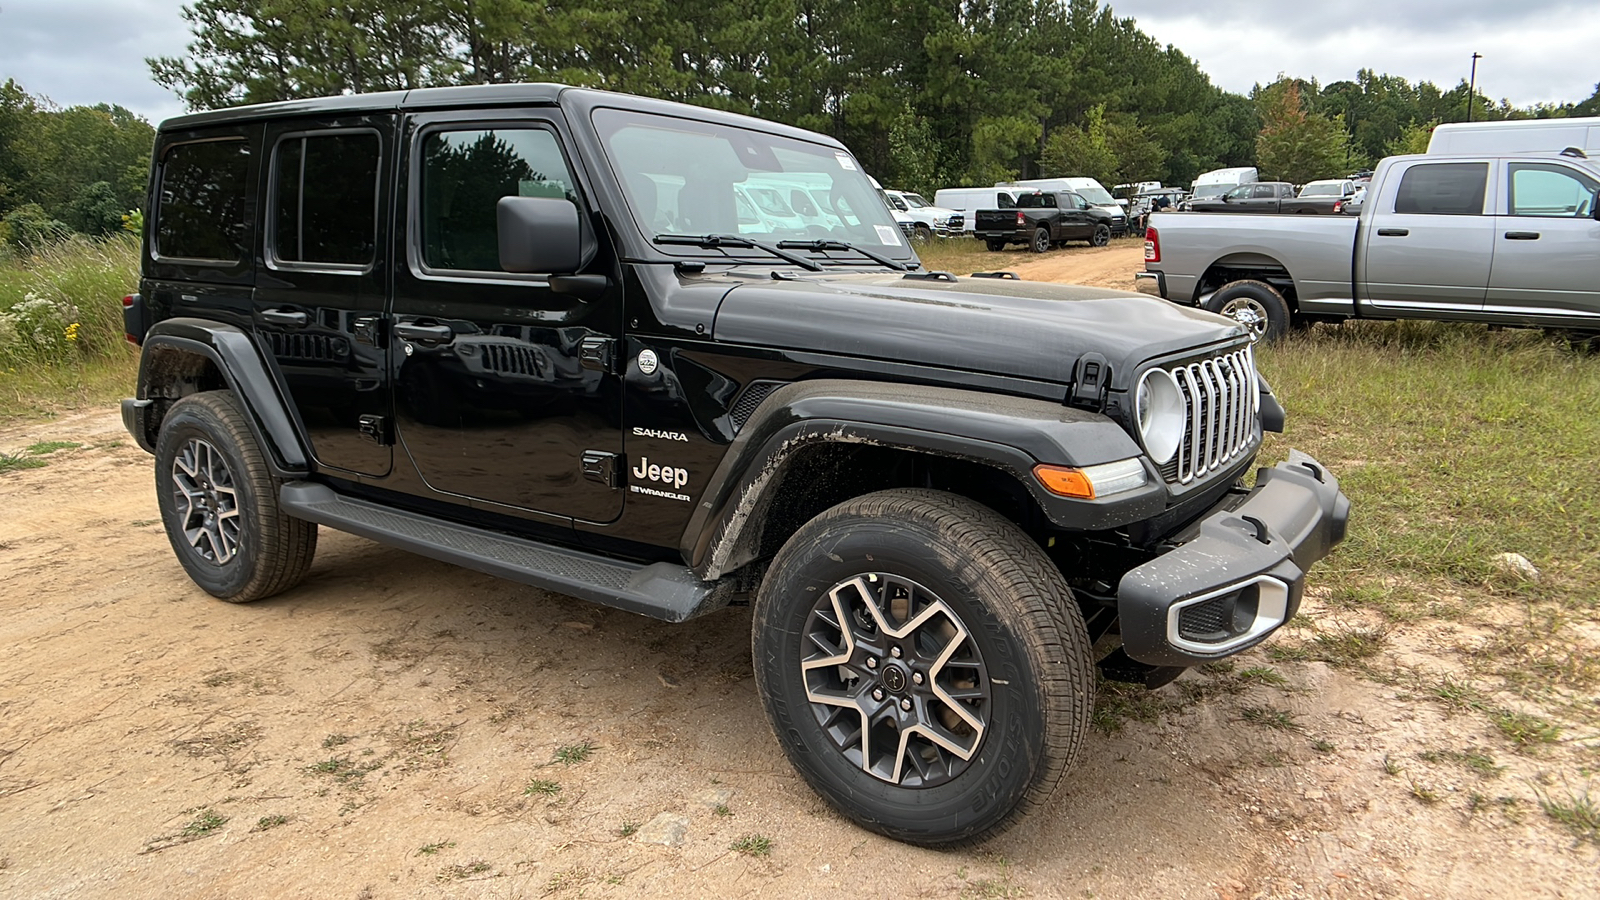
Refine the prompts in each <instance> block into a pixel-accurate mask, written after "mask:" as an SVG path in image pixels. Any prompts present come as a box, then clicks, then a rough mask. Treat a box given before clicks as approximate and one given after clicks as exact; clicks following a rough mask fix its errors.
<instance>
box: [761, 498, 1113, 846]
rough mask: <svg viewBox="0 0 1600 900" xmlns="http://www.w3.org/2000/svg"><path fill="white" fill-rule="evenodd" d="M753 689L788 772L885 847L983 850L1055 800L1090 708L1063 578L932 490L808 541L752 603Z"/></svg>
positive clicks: (792, 542) (852, 508)
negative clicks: (891, 843) (893, 843)
mask: <svg viewBox="0 0 1600 900" xmlns="http://www.w3.org/2000/svg"><path fill="white" fill-rule="evenodd" d="M754 613H755V616H754V622H753V626H752V636H751V643H752V649H753V651H754V658H755V674H756V684H757V688H758V690H759V692H760V694H761V696H762V700H763V703H764V704H765V706H766V711H767V717H768V720H769V721H770V723H771V724H772V728H773V731H774V733H775V734H776V736H777V738H778V742H779V743H780V744H781V745H782V746H783V749H784V752H785V754H787V755H788V757H789V761H790V762H791V763H792V764H793V765H794V767H795V768H796V769H797V770H798V771H799V772H800V774H801V775H802V776H804V777H805V779H806V781H807V782H809V783H810V784H811V786H812V788H813V789H814V790H816V791H817V793H819V794H820V795H821V796H822V797H823V798H824V799H826V800H827V801H828V802H829V803H831V804H832V805H833V806H834V807H835V808H836V809H838V810H839V811H840V812H842V813H843V814H844V815H846V816H848V817H850V818H851V819H853V820H855V821H856V822H857V823H859V824H860V825H862V826H863V827H865V828H868V829H870V830H872V831H876V832H878V833H880V834H884V835H887V836H889V837H892V838H895V839H897V840H902V841H907V842H910V843H915V844H923V845H930V846H935V845H948V844H960V843H969V844H970V843H976V842H978V841H980V840H982V839H984V838H987V837H989V836H992V835H994V834H996V833H998V832H1000V831H1002V830H1004V829H1006V828H1008V827H1010V826H1011V825H1013V824H1015V822H1016V821H1017V820H1018V819H1019V818H1020V817H1021V816H1023V815H1024V814H1026V813H1027V812H1028V811H1030V810H1032V809H1035V808H1038V807H1040V806H1042V805H1044V804H1045V803H1046V801H1048V800H1049V798H1050V796H1051V794H1052V793H1053V792H1054V791H1055V789H1056V787H1057V785H1058V784H1059V783H1060V782H1061V780H1062V778H1063V777H1064V776H1065V774H1066V772H1067V770H1068V769H1069V768H1070V767H1071V766H1072V763H1073V761H1074V760H1075V758H1076V757H1077V755H1078V752H1079V750H1080V748H1081V746H1082V744H1083V741H1084V738H1085V735H1086V734H1087V731H1088V726H1089V717H1090V713H1091V711H1092V709H1093V704H1094V675H1093V669H1092V664H1091V655H1090V647H1089V638H1088V633H1087V631H1086V629H1085V628H1084V623H1083V618H1082V615H1081V613H1080V612H1079V609H1078V605H1077V602H1076V601H1075V600H1074V599H1073V596H1072V592H1071V590H1070V589H1069V588H1068V587H1067V585H1066V582H1065V581H1064V580H1063V579H1062V577H1061V573H1060V572H1059V571H1057V570H1056V568H1055V566H1054V565H1053V564H1052V563H1051V562H1050V560H1049V559H1048V558H1047V557H1046V556H1045V555H1044V553H1043V551H1041V550H1040V549H1039V547H1038V545H1037V544H1035V543H1034V542H1033V541H1032V540H1030V539H1029V538H1028V537H1027V535H1025V534H1024V533H1023V532H1022V531H1021V529H1019V528H1018V527H1017V526H1016V525H1015V524H1013V523H1012V522H1010V521H1009V520H1007V519H1004V518H1002V517H1001V516H1000V515H998V514H997V513H995V512H994V511H992V510H990V509H988V508H987V507H984V506H981V505H979V504H977V503H975V502H973V501H971V500H968V499H966V498H963V497H959V496H954V495H951V494H946V493H942V492H938V491H931V490H890V491H881V492H878V493H875V494H868V495H866V496H863V497H857V498H855V499H853V500H849V501H846V502H844V503H841V504H839V505H838V506H835V507H833V508H832V509H830V510H828V511H826V512H824V513H822V514H821V515H819V516H817V517H816V518H814V519H812V520H811V521H810V522H808V523H806V524H805V525H804V526H802V527H801V528H800V530H799V531H797V532H796V533H795V534H794V536H792V537H791V538H790V539H789V541H788V542H787V543H785V544H784V546H783V548H782V549H781V550H780V551H779V552H778V555H777V556H776V557H775V558H774V560H773V562H772V566H771V568H770V569H769V570H768V572H767V575H766V577H765V579H764V580H763V584H762V587H761V590H760V592H759V594H758V596H757V598H756V602H755V610H754Z"/></svg>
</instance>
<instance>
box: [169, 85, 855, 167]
mask: <svg viewBox="0 0 1600 900" xmlns="http://www.w3.org/2000/svg"><path fill="white" fill-rule="evenodd" d="M558 103H560V104H562V105H563V106H566V105H569V104H576V105H577V106H579V107H582V108H584V109H594V108H596V107H602V106H606V107H618V108H623V109H637V110H640V111H641V112H651V113H658V114H661V115H669V116H680V117H685V118H692V119H694V120H696V121H702V122H718V123H721V124H725V125H732V126H735V127H739V128H754V129H758V130H761V131H768V132H772V133H775V134H782V135H785V136H787V137H792V138H798V139H799V140H804V141H812V142H815V143H822V144H827V145H829V146H832V147H838V148H839V149H841V150H842V149H844V145H843V144H841V143H839V142H838V141H837V140H835V139H834V138H832V137H829V136H828V135H825V134H818V133H816V132H814V131H806V130H805V129H802V128H795V127H793V126H790V125H783V124H780V123H778V122H772V121H769V120H767V119H758V118H755V117H753V116H746V115H741V114H739V113H734V112H726V111H724V110H720V109H714V108H711V107H706V106H694V105H691V104H687V103H677V102H674V101H671V100H657V99H653V98H650V97H640V96H636V95H634V94H622V93H617V92H614V91H602V90H597V89H594V88H580V87H573V86H571V85H565V84H552V83H547V82H529V83H520V84H473V85H465V86H461V87H436V88H416V89H414V90H409V91H381V92H378V93H372V94H345V95H342V96H337V97H313V98H309V99H305V100H284V101H281V102H278V103H257V104H252V105H250V106H234V107H230V108H227V109H217V110H211V111H209V112H200V113H191V114H189V115H186V116H176V117H174V118H171V119H167V120H166V121H164V122H162V123H161V126H160V128H159V129H158V130H159V131H161V132H171V131H186V130H189V129H192V128H202V127H207V126H213V125H228V124H236V123H240V122H254V121H260V120H262V119H277V118H284V117H289V116H303V115H317V114H322V113H362V112H390V111H403V110H426V109H451V108H455V107H473V106H484V107H488V106H554V105H556V104H558Z"/></svg>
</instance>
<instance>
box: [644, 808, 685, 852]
mask: <svg viewBox="0 0 1600 900" xmlns="http://www.w3.org/2000/svg"><path fill="white" fill-rule="evenodd" d="M688 836H689V820H688V819H686V818H684V817H683V816H675V815H673V814H672V813H668V812H664V813H657V814H656V817H655V818H654V819H651V820H650V821H648V822H646V823H644V826H643V827H641V828H640V829H639V831H638V832H637V833H636V834H635V835H634V838H633V839H634V840H636V841H638V842H639V843H641V844H660V845H661V846H663V847H682V846H683V842H684V840H686V839H687V838H688Z"/></svg>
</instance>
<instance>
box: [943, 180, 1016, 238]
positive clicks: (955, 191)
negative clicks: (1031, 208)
mask: <svg viewBox="0 0 1600 900" xmlns="http://www.w3.org/2000/svg"><path fill="white" fill-rule="evenodd" d="M933 205H934V206H943V207H944V208H946V209H953V210H956V211H957V212H959V213H961V215H962V217H963V218H962V224H961V230H962V231H964V232H966V233H967V234H971V233H972V224H973V220H975V219H976V218H977V217H978V210H980V209H1016V207H1017V198H1016V196H1015V195H1014V194H1012V192H1011V191H1008V190H1004V189H1002V188H992V187H962V188H945V189H944V190H942V191H937V192H935V193H934V195H933Z"/></svg>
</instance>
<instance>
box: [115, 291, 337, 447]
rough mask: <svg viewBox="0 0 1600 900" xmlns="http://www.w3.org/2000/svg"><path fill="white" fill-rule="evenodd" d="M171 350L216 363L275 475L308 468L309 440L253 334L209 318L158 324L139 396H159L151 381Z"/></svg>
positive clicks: (148, 340) (143, 362) (148, 341)
mask: <svg viewBox="0 0 1600 900" xmlns="http://www.w3.org/2000/svg"><path fill="white" fill-rule="evenodd" d="M167 352H179V353H191V354H195V355H198V356H203V357H205V358H206V359H209V360H211V362H212V363H213V364H214V365H216V367H217V370H218V371H220V372H221V373H222V377H223V379H224V380H225V381H227V383H228V387H229V389H231V390H232V391H233V392H234V393H235V394H237V395H238V396H239V399H240V400H241V401H243V403H244V408H245V411H246V413H247V414H248V417H249V423H250V431H251V434H252V435H253V436H254V437H255V439H256V442H257V443H258V444H260V445H261V447H262V448H263V449H264V450H265V451H266V453H265V456H266V457H267V464H268V466H269V467H271V468H272V470H273V474H275V475H278V476H280V477H289V476H295V475H303V474H305V473H306V472H307V471H308V470H309V465H308V462H307V459H308V457H307V454H306V447H305V442H304V441H302V440H301V438H300V433H299V430H298V429H297V428H296V426H295V421H294V417H293V416H291V415H290V412H289V406H288V404H287V403H285V402H284V399H283V396H282V395H281V394H280V393H279V391H278V385H277V382H276V381H275V380H274V379H273V377H272V373H271V372H269V371H268V370H267V367H266V364H265V363H264V362H263V361H262V359H261V356H260V354H259V353H257V352H256V347H255V342H254V341H252V340H251V339H250V335H248V334H246V333H245V332H244V331H243V330H242V329H240V328H238V327H237V326H234V325H228V324H225V323H222V322H213V321H210V320H208V319H193V318H176V319H164V320H162V321H160V322H157V323H156V324H155V325H154V326H152V327H151V328H150V331H149V332H148V333H147V334H146V335H145V339H144V353H143V355H142V356H141V358H140V360H139V393H138V397H139V399H140V400H151V399H157V398H154V397H151V396H150V394H149V389H150V382H151V379H152V376H153V375H154V371H153V370H155V369H157V368H158V362H157V361H158V360H159V358H160V356H161V354H162V353H167Z"/></svg>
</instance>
